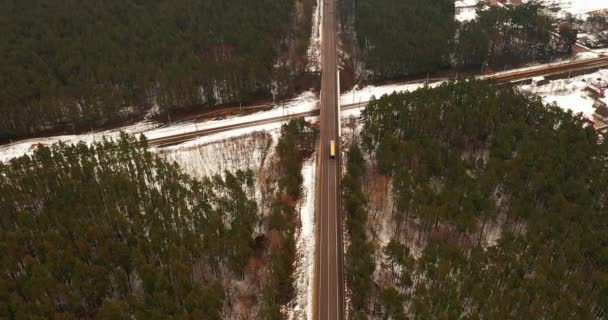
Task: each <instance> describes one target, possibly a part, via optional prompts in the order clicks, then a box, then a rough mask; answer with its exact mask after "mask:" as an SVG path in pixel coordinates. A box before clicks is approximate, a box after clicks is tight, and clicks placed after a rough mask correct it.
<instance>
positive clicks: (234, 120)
mask: <svg viewBox="0 0 608 320" xmlns="http://www.w3.org/2000/svg"><path fill="white" fill-rule="evenodd" d="M317 105H318V97H317V96H316V94H315V93H313V92H310V91H307V92H304V93H302V94H301V95H300V96H298V97H297V98H295V99H292V100H288V101H285V102H281V103H279V104H278V105H275V106H273V108H272V109H271V110H268V111H261V112H257V113H254V114H250V115H246V116H235V117H231V118H227V119H220V120H209V121H204V122H184V123H177V124H174V125H167V126H161V125H160V124H159V123H153V122H149V121H143V122H140V123H137V124H135V125H132V126H126V127H122V128H117V129H113V130H107V131H100V132H95V133H90V134H79V135H62V136H53V137H44V138H33V139H27V140H21V141H18V142H14V143H11V144H7V145H4V146H0V162H7V161H9V160H10V159H13V158H16V157H20V156H23V155H26V154H31V153H32V152H33V151H34V150H35V148H36V146H37V145H38V144H43V145H51V144H53V143H58V142H65V143H78V142H79V141H83V142H85V143H87V144H92V143H94V142H95V141H101V140H103V138H104V137H106V138H117V137H118V136H119V134H120V131H124V132H126V133H129V134H135V135H139V134H140V133H143V134H144V135H145V136H146V137H147V138H148V139H149V140H150V139H156V138H163V137H168V136H172V135H176V134H181V133H188V132H194V131H197V130H203V129H212V128H218V127H222V126H227V125H233V124H239V123H243V122H249V121H256V120H261V119H269V118H274V117H280V116H283V115H290V114H295V113H300V112H306V111H311V110H314V109H316V108H317ZM277 126H279V127H280V123H278V124H270V125H264V126H254V127H249V128H243V129H237V130H232V131H229V132H223V133H218V134H214V135H209V136H205V137H203V138H200V139H198V140H197V143H199V144H201V143H209V142H213V141H217V140H221V139H225V138H230V137H235V136H239V135H243V134H247V133H250V132H253V131H259V130H272V129H275V128H276V127H277Z"/></svg>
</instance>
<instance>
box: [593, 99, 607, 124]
mask: <svg viewBox="0 0 608 320" xmlns="http://www.w3.org/2000/svg"><path fill="white" fill-rule="evenodd" d="M593 121H595V123H596V124H597V125H598V126H605V125H606V124H608V107H607V106H606V104H605V103H603V105H600V106H599V107H598V108H597V109H595V113H594V114H593Z"/></svg>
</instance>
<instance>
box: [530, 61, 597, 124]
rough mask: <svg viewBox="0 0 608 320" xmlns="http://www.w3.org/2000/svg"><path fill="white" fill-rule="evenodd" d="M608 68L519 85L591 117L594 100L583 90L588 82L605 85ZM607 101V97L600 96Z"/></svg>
mask: <svg viewBox="0 0 608 320" xmlns="http://www.w3.org/2000/svg"><path fill="white" fill-rule="evenodd" d="M607 81H608V70H606V69H603V70H599V71H597V72H594V73H590V74H586V75H582V76H576V77H572V78H570V79H559V80H553V81H550V82H549V83H547V84H544V85H537V83H536V82H533V83H532V84H528V85H523V86H520V88H521V90H523V91H526V92H531V93H534V94H536V95H538V96H540V97H541V98H542V99H543V101H544V102H546V103H554V102H555V103H556V104H557V105H558V106H559V107H560V108H562V109H564V110H572V112H573V113H575V114H576V113H582V114H583V115H584V116H585V117H587V118H589V119H591V117H592V115H593V113H594V112H595V109H594V108H593V103H594V100H593V99H592V98H591V97H590V96H589V94H588V93H587V92H586V91H585V88H586V87H587V86H588V85H589V84H595V85H599V86H605V85H607V84H608V82H607ZM600 100H602V101H603V102H606V103H608V99H607V98H601V99H600Z"/></svg>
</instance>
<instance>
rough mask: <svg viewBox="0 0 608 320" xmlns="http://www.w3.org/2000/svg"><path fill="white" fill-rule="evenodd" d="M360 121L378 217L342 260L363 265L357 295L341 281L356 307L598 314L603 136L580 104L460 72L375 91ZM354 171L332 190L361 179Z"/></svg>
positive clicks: (607, 228) (474, 314)
mask: <svg viewBox="0 0 608 320" xmlns="http://www.w3.org/2000/svg"><path fill="white" fill-rule="evenodd" d="M362 119H363V125H364V128H363V130H362V133H361V137H360V139H361V145H362V149H363V151H364V154H367V155H369V157H370V159H371V163H366V164H365V165H364V166H367V167H372V168H374V170H376V171H377V172H378V174H380V175H383V176H386V177H389V178H390V180H389V181H390V184H391V186H392V187H391V188H388V189H387V190H392V191H391V192H390V195H389V196H390V197H391V198H392V200H391V203H392V206H390V207H389V208H388V209H387V210H385V211H383V212H381V213H380V214H382V215H388V216H389V220H390V221H391V223H392V228H391V229H390V230H383V231H384V232H386V237H388V238H389V239H391V241H390V242H389V243H383V244H382V247H378V243H373V245H374V248H376V249H375V250H374V252H373V256H374V258H375V262H376V263H375V265H374V266H371V267H370V268H366V269H362V271H358V270H357V269H354V268H351V269H348V268H347V271H348V272H349V273H350V274H348V275H347V276H346V279H367V281H368V282H369V281H370V280H369V275H368V274H369V270H376V271H375V272H374V274H375V276H374V277H373V279H372V280H371V281H372V284H371V285H369V284H368V286H367V287H368V288H371V289H370V290H369V291H366V292H365V293H361V292H359V291H357V292H355V291H354V290H353V289H354V288H356V284H354V283H349V282H347V283H348V284H349V286H350V289H351V290H353V292H352V293H351V294H352V295H353V298H352V300H353V301H357V299H358V298H357V297H358V296H363V297H364V298H365V300H364V301H362V302H361V303H358V304H354V303H353V307H354V308H355V309H354V310H353V312H354V313H355V314H359V315H360V318H359V319H366V317H367V316H372V317H373V318H383V319H408V318H414V319H436V318H446V319H448V318H450V319H451V318H470V319H513V318H516V319H605V318H606V317H607V316H608V313H607V310H608V300H607V299H606V293H607V292H608V281H606V279H607V278H606V275H608V255H607V254H606V250H605V249H604V247H605V244H606V243H608V216H607V214H608V208H607V206H606V198H607V196H608V193H607V190H608V179H607V177H608V171H607V168H606V165H605V162H606V160H608V142H606V140H605V139H604V137H600V136H598V134H597V132H596V131H595V130H594V129H593V128H591V127H589V126H588V125H587V124H586V122H585V120H584V118H583V117H582V116H580V115H574V114H572V113H571V112H564V111H562V110H561V109H559V108H558V107H557V106H555V105H549V106H546V105H544V104H543V103H542V101H541V100H540V99H539V98H536V97H529V96H526V95H524V94H522V93H520V92H518V91H517V90H515V89H513V88H506V87H500V88H498V87H495V86H494V85H492V84H489V83H486V82H480V81H475V80H466V81H452V82H448V83H445V84H442V85H441V86H439V87H437V88H434V89H431V88H422V89H419V90H417V91H415V92H405V93H398V94H397V93H395V94H392V95H389V96H384V97H382V98H381V99H379V100H374V101H372V102H371V103H370V104H369V106H368V107H367V108H366V110H365V111H363V114H362ZM353 148H354V150H355V152H356V150H357V148H358V147H357V146H354V147H353ZM360 172H362V174H361V177H360V178H358V179H355V180H351V181H355V182H357V183H356V186H355V187H354V188H353V187H352V186H350V185H348V184H344V188H345V190H351V189H363V190H369V189H366V181H369V180H370V179H373V176H371V175H370V173H369V170H368V171H367V172H365V171H360ZM347 176H348V174H347ZM365 195H367V193H366V194H365ZM347 200H348V197H345V203H346V201H347ZM358 207H359V208H362V210H366V206H358ZM345 210H346V212H347V214H348V213H349V207H348V206H347V205H345ZM347 219H348V218H347ZM371 225H372V224H370V223H368V224H367V229H366V230H365V231H366V232H367V234H370V233H373V230H372V229H373V226H371ZM364 234H365V232H364ZM351 247H352V245H351ZM351 247H349V248H348V250H357V248H351ZM413 250H415V251H417V252H418V253H416V254H414V252H413ZM361 257H364V255H362V256H361ZM361 260H364V259H361Z"/></svg>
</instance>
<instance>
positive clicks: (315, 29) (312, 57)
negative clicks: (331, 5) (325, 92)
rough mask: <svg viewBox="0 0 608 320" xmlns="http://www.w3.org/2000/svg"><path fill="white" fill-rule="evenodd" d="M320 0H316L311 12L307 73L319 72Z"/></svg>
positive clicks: (321, 14) (321, 8)
mask: <svg viewBox="0 0 608 320" xmlns="http://www.w3.org/2000/svg"><path fill="white" fill-rule="evenodd" d="M321 4H322V0H317V4H316V6H315V10H314V12H313V20H312V33H311V37H310V44H309V45H308V71H309V72H319V71H321V41H322V35H323V33H322V32H321V21H323V6H322V5H321Z"/></svg>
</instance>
